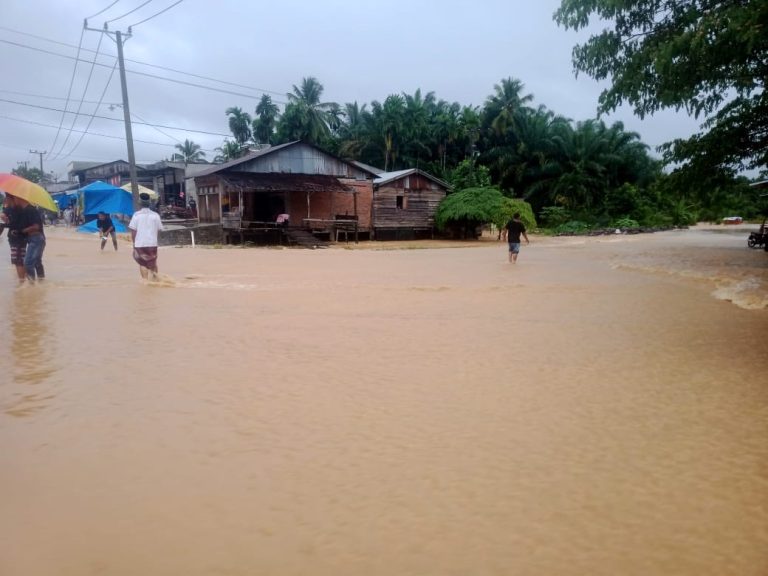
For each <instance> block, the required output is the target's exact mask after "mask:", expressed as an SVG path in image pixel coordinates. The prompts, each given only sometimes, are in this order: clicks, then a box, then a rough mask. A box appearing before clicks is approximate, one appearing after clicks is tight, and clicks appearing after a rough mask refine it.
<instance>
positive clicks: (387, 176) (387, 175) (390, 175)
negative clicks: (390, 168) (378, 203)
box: [373, 168, 451, 190]
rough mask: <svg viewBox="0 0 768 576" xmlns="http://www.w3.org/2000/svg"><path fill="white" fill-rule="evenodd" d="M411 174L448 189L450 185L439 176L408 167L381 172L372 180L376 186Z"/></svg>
mask: <svg viewBox="0 0 768 576" xmlns="http://www.w3.org/2000/svg"><path fill="white" fill-rule="evenodd" d="M412 174H419V175H421V176H424V178H426V179H427V180H431V181H432V182H434V183H435V184H437V185H439V186H442V187H443V188H445V189H447V190H450V188H451V185H450V184H448V183H447V182H444V181H443V180H440V178H437V177H435V176H432V174H429V173H428V172H424V170H419V169H418V168H409V169H408V170H398V171H397V172H384V173H382V174H379V176H378V177H377V178H376V179H375V180H374V181H373V183H374V184H375V185H376V186H380V185H382V184H389V183H390V182H394V181H395V180H400V178H405V177H406V176H411V175H412Z"/></svg>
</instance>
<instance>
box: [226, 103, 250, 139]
mask: <svg viewBox="0 0 768 576" xmlns="http://www.w3.org/2000/svg"><path fill="white" fill-rule="evenodd" d="M224 113H225V114H226V115H227V116H229V131H230V132H232V136H234V137H235V141H237V143H238V144H240V146H243V145H244V144H245V143H246V142H248V140H250V138H251V115H250V114H248V112H243V110H242V108H238V107H237V106H233V107H231V108H227V109H226V111H225V112H224Z"/></svg>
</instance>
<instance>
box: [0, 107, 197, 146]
mask: <svg viewBox="0 0 768 576" xmlns="http://www.w3.org/2000/svg"><path fill="white" fill-rule="evenodd" d="M0 119H2V120H11V121H13V122H21V123H22V124H31V125H32V126H41V127H43V128H56V124H46V123H45V122H36V121H35V120H26V119H24V118H14V117H13V116H4V115H0ZM72 131H73V132H78V133H85V130H77V129H73V130H72ZM88 134H90V135H91V136H98V137H99V138H111V139H112V140H123V141H125V136H115V135H114V134H101V133H100V132H88ZM135 141H136V142H141V143H142V144H154V145H155V146H166V147H168V148H174V147H175V145H174V144H168V143H167V142H154V141H152V140H135ZM24 150H26V148H24ZM206 151H209V152H211V150H206Z"/></svg>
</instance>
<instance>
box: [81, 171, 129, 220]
mask: <svg viewBox="0 0 768 576" xmlns="http://www.w3.org/2000/svg"><path fill="white" fill-rule="evenodd" d="M80 192H82V194H83V214H84V215H85V216H95V215H96V214H98V213H99V212H106V213H107V214H125V215H126V216H131V215H132V214H133V198H132V197H131V193H130V192H126V191H125V190H123V189H122V188H118V187H117V186H112V184H107V183H106V182H101V181H100V180H99V181H97V182H93V183H92V184H88V186H85V187H84V188H81V189H80Z"/></svg>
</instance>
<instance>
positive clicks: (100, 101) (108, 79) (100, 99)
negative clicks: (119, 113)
mask: <svg viewBox="0 0 768 576" xmlns="http://www.w3.org/2000/svg"><path fill="white" fill-rule="evenodd" d="M115 68H117V60H115V64H114V66H112V71H111V72H110V73H109V78H107V83H106V84H105V85H104V90H102V91H101V98H99V103H98V104H96V107H95V108H94V109H93V114H91V117H90V118H89V119H88V125H87V126H86V127H85V131H84V132H83V133H82V134H80V139H79V140H78V141H77V142H76V143H75V145H74V146H73V147H72V149H71V150H70V151H69V152H67V154H65V155H64V158H69V157H70V156H72V153H73V152H74V151H75V150H77V147H78V146H80V142H82V141H83V138H85V135H86V134H87V133H88V130H89V129H90V128H91V124H93V119H94V117H95V116H96V112H98V110H99V106H101V103H102V102H103V100H104V96H105V95H106V94H107V88H109V84H110V82H112V76H114V75H115ZM86 89H87V88H86ZM83 95H85V94H83ZM81 103H82V102H81ZM78 112H79V110H78ZM76 119H77V117H75V120H76ZM72 127H73V128H74V122H73V123H72ZM62 150H63V147H62Z"/></svg>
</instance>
